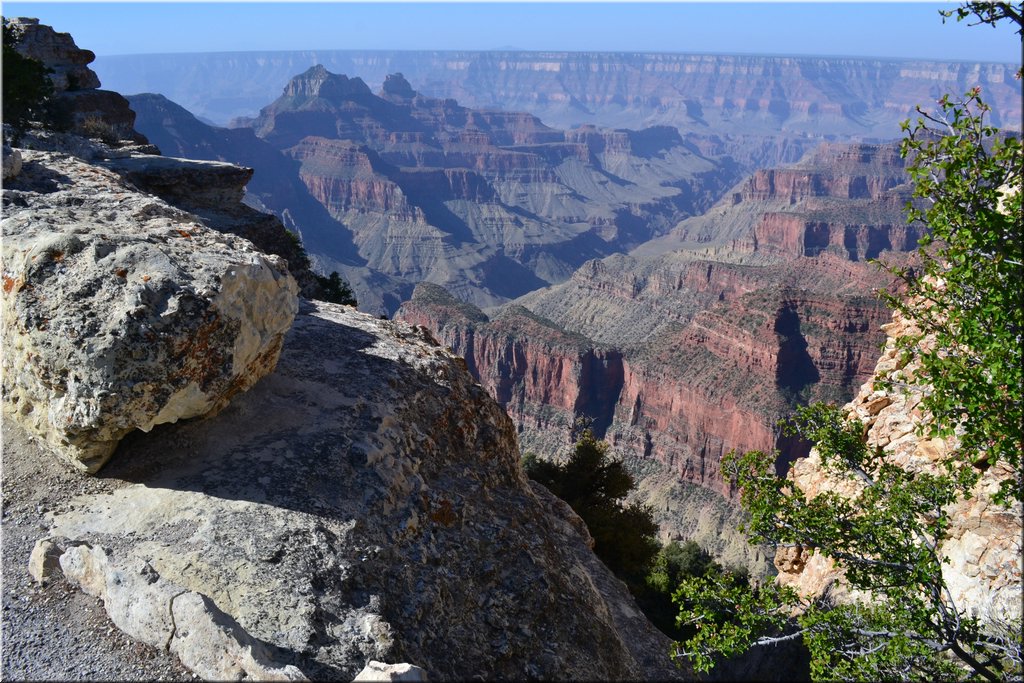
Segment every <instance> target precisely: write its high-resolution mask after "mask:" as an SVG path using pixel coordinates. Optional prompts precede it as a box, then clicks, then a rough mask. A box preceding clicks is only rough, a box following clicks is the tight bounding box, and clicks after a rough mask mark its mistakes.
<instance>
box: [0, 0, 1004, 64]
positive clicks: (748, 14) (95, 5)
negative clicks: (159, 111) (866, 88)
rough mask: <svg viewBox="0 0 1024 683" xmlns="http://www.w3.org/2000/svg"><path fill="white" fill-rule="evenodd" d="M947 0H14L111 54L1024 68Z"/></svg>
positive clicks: (11, 10) (16, 11) (995, 36)
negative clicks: (489, 55)
mask: <svg viewBox="0 0 1024 683" xmlns="http://www.w3.org/2000/svg"><path fill="white" fill-rule="evenodd" d="M957 4H958V3H935V2H911V3H893V2H863V3H830V2H793V3H769V2H755V3H749V2H746V3H741V2H656V3H641V2H598V3H594V2H568V3H564V2H563V3H554V2H525V3H524V2H482V3H481V2H454V3H434V2H430V3H428V2H405V3H392V2H372V3H366V2H362V3H355V2H315V3H298V2H261V3H251V2H220V3H208V2H173V3H155V2H116V3H99V2H71V3H68V2H61V3H58V2H5V3H4V5H3V13H4V15H5V16H30V17H38V18H39V19H40V20H41V21H42V22H43V23H45V24H49V25H51V26H53V27H54V28H55V29H56V30H58V31H66V32H69V33H71V34H72V35H73V36H74V38H75V41H76V42H77V44H78V45H79V47H84V48H88V49H90V50H92V51H93V52H95V53H96V54H98V55H116V54H138V53H154V52H156V53H160V52H215V51H216V52H221V51H237V50H308V49H321V50H322V49H410V50H418V49H434V50H454V49H467V50H487V49H497V48H508V47H513V48H520V49H527V50H569V51H579V50H595V51H597V50H608V51H659V52H720V53H721V52H724V53H753V54H783V55H785V54H792V55H802V54H803V55H806V54H811V55H847V56H878V57H922V58H934V59H954V60H971V61H975V60H980V61H1000V62H1013V63H1020V61H1021V40H1020V37H1019V36H1017V35H1016V34H1015V33H1014V32H1013V31H1012V30H1011V29H1010V27H1009V26H1008V25H1007V26H1004V27H1001V28H991V27H988V26H975V27H968V26H967V25H966V22H962V23H960V24H957V23H956V21H955V20H949V21H947V22H946V23H945V24H943V22H942V19H941V17H940V16H939V14H938V10H939V9H940V8H946V9H950V8H954V7H956V6H957Z"/></svg>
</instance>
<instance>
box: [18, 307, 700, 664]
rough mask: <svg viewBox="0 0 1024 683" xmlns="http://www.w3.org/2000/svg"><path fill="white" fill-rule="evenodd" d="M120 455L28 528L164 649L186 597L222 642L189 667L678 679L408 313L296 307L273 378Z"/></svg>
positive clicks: (507, 438)
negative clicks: (102, 486)
mask: <svg viewBox="0 0 1024 683" xmlns="http://www.w3.org/2000/svg"><path fill="white" fill-rule="evenodd" d="M120 449H121V456H122V457H118V458H116V459H115V460H114V461H112V462H111V464H110V465H108V466H107V468H106V469H105V470H104V474H105V477H106V478H107V479H108V481H114V482H121V483H120V484H119V485H118V486H117V487H115V488H114V489H113V490H111V491H109V492H106V493H96V494H87V495H83V496H80V497H78V498H76V499H75V500H74V501H72V502H71V503H70V504H60V505H58V506H57V508H56V509H54V510H52V511H51V512H50V513H47V520H48V522H47V524H48V526H49V532H48V533H47V535H46V538H45V541H47V542H49V543H51V544H53V546H54V547H56V548H60V549H62V551H63V552H62V553H61V555H60V564H61V569H62V572H63V573H64V574H65V576H68V577H69V578H71V579H72V580H73V581H75V582H76V583H78V584H79V585H81V586H82V587H83V589H84V590H89V591H94V592H96V593H97V594H103V591H104V590H105V591H106V594H105V597H104V600H105V603H106V605H107V609H108V610H109V611H111V615H112V618H113V619H114V621H115V623H117V624H118V625H119V626H121V627H122V628H126V629H129V630H130V632H132V633H133V635H134V637H137V638H140V639H143V640H147V642H148V641H152V642H155V643H157V645H158V646H160V647H166V645H163V646H161V645H160V641H161V639H162V638H164V637H166V636H167V634H168V631H167V625H166V621H167V618H168V617H167V616H166V615H167V614H168V612H167V605H168V602H169V600H170V599H171V598H172V597H174V595H175V594H176V592H178V591H181V592H182V594H183V596H193V597H190V598H188V601H189V603H190V604H191V603H195V607H196V611H195V618H196V619H198V620H199V622H197V623H199V624H207V626H208V627H209V628H210V629H214V628H215V630H216V633H219V634H220V635H219V636H218V637H217V638H216V639H204V640H203V642H204V643H205V646H204V647H203V649H202V650H198V651H196V653H194V654H193V655H190V656H191V657H193V659H191V660H188V661H186V659H185V656H184V655H182V661H184V662H185V663H186V664H188V665H189V666H193V665H192V664H190V663H189V662H190V661H200V662H211V663H213V664H211V666H213V665H214V664H215V665H216V666H222V665H225V664H224V662H227V664H226V666H229V667H241V669H238V668H234V669H229V670H230V671H231V672H238V671H241V670H245V671H249V669H247V668H246V667H247V666H254V665H253V664H251V662H250V663H244V662H242V660H241V659H238V658H236V657H235V656H234V655H232V654H230V653H232V652H237V651H238V650H237V645H238V644H242V645H245V646H246V647H248V644H253V645H252V653H253V655H252V656H253V658H254V661H256V662H257V663H258V664H259V665H260V666H263V667H267V668H265V669H261V670H259V671H262V673H259V674H255V673H252V674H250V675H269V673H274V672H280V673H281V674H282V675H283V676H285V677H292V676H293V674H294V672H292V670H291V669H289V668H287V667H289V666H294V667H296V668H297V670H298V671H299V672H301V674H302V675H305V676H307V677H310V678H320V679H324V678H326V679H331V680H350V679H351V678H352V677H353V676H355V675H356V674H357V673H358V672H359V671H360V670H362V669H363V668H364V666H365V665H366V663H367V662H368V661H369V660H376V661H407V662H415V663H416V664H417V665H418V666H420V667H422V669H423V670H425V671H426V673H427V674H428V675H429V677H430V678H431V679H432V680H444V679H468V678H472V677H473V676H482V677H484V678H485V679H488V680H494V679H509V678H516V679H519V678H550V679H559V678H567V677H573V678H585V679H588V680H597V679H615V680H624V679H666V678H676V677H679V676H682V675H684V674H685V672H684V671H680V670H677V669H675V667H674V666H673V665H672V663H671V662H670V661H669V659H668V645H669V643H668V640H667V639H666V638H665V637H664V636H662V635H661V634H660V633H658V632H657V631H655V630H654V629H653V627H652V626H650V624H649V623H648V622H647V621H646V619H645V618H644V617H643V615H642V614H641V613H640V612H639V610H638V609H637V608H636V605H635V604H634V603H633V601H632V598H631V597H630V596H629V595H628V592H627V591H626V589H625V586H624V585H623V584H622V583H621V582H619V581H618V580H617V579H615V578H614V576H613V575H612V574H611V573H610V572H609V571H608V570H607V569H606V568H605V567H604V566H603V565H602V564H601V563H600V561H598V560H597V559H596V557H595V556H594V555H593V553H592V552H591V551H590V549H589V548H588V545H587V540H586V538H585V536H584V535H581V530H580V526H581V522H580V520H579V519H578V518H577V517H576V516H575V515H574V514H573V513H572V512H571V510H568V509H567V507H566V506H565V505H564V504H562V503H561V502H560V501H558V500H557V499H554V498H553V496H551V495H550V494H548V493H547V492H546V491H543V490H542V489H540V488H536V487H532V486H531V485H530V484H529V483H528V481H527V480H526V478H525V476H524V475H523V473H522V470H521V469H520V468H519V465H518V450H517V447H516V440H515V433H514V431H513V429H512V424H511V422H510V420H509V419H508V417H507V416H506V415H505V413H504V412H503V411H502V410H501V409H500V408H499V407H498V405H497V404H496V403H494V401H493V400H491V399H490V398H489V397H488V396H487V395H486V393H485V392H484V391H483V389H482V388H481V387H480V386H479V385H477V384H476V383H475V382H473V380H472V378H471V377H470V375H469V374H468V373H467V372H466V371H465V369H464V366H463V365H462V363H461V361H460V360H459V359H458V358H456V357H455V356H453V355H452V354H451V353H449V352H446V351H444V350H442V349H441V348H440V347H438V346H437V345H436V344H435V343H434V342H433V341H431V340H429V338H427V337H425V336H424V334H423V333H422V331H420V330H417V329H415V328H412V327H409V326H408V325H404V324H399V323H390V322H386V321H380V320H377V319H374V318H371V317H369V316H366V315H363V314H359V313H356V312H354V311H353V310H352V309H350V308H346V307H341V306H334V305H330V304H319V303H315V304H309V305H307V308H306V309H305V310H304V311H303V312H301V313H300V314H299V316H298V317H297V318H296V321H295V324H294V325H293V327H292V330H291V332H290V333H289V336H288V339H287V341H286V344H285V348H284V351H283V353H282V355H281V360H280V362H279V364H278V367H277V370H276V371H275V372H274V373H273V374H271V375H269V376H268V377H266V378H265V379H264V380H263V381H262V382H260V383H259V384H258V385H256V387H254V388H253V389H252V390H251V391H249V392H247V393H246V394H244V395H241V396H239V397H237V398H236V399H235V400H234V401H233V402H232V403H231V405H230V406H228V408H226V409H225V410H224V411H222V412H221V413H220V414H219V415H218V416H217V417H216V418H214V419H211V420H203V421H190V422H181V423H178V424H174V425H165V426H163V427H161V428H159V429H157V430H154V431H153V432H152V433H150V434H136V435H133V436H129V437H128V438H126V439H125V440H124V441H123V442H122V445H121V447H120ZM197 454H199V456H200V457H197ZM54 552H55V551H54V550H53V549H52V548H51V549H50V550H49V552H48V553H47V552H42V553H41V554H42V556H49V557H52V556H53V554H54ZM25 561H27V558H26V560H25ZM84 567H95V569H96V571H86V569H85V568H84ZM119 581H120V582H121V583H118V582H119ZM127 585H132V586H135V588H132V589H131V590H128V589H126V588H123V587H124V586H127ZM125 591H127V592H125ZM119 592H125V595H130V596H131V600H130V601H129V602H123V601H122V599H121V597H119V595H120V593H119ZM182 599H183V598H182V597H176V598H174V607H175V609H177V606H178V602H179V601H181V600H182ZM173 614H174V616H175V621H174V623H175V624H178V623H179V622H178V621H177V618H178V617H177V614H178V613H177V611H175V612H173ZM211 624H212V625H211ZM207 626H202V628H207ZM197 628H200V626H194V627H192V628H191V629H190V630H189V633H190V634H195V633H196V631H195V629H197ZM179 630H180V627H179ZM172 631H173V628H172ZM179 637H181V638H184V637H185V636H184V635H181V634H178V635H174V636H173V637H172V638H171V640H170V643H171V649H172V651H175V647H177V646H175V645H174V643H175V642H176V640H178V639H179ZM188 638H189V644H190V647H191V645H192V644H193V643H194V644H195V645H196V646H197V647H198V645H199V644H200V643H198V642H196V641H199V640H200V638H198V637H196V636H195V635H190V636H189V637H188ZM164 642H167V641H164ZM183 647H184V646H183ZM246 647H243V648H242V650H243V651H244V650H246ZM245 662H249V660H245ZM196 670H197V671H199V670H200V669H196ZM210 670H211V669H202V671H210ZM253 671H256V669H253Z"/></svg>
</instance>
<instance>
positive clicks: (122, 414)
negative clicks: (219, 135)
mask: <svg viewBox="0 0 1024 683" xmlns="http://www.w3.org/2000/svg"><path fill="white" fill-rule="evenodd" d="M23 159H24V165H23V168H22V171H21V173H20V174H19V175H18V176H17V177H16V178H15V179H14V180H13V181H11V182H8V183H7V184H5V186H4V191H3V204H4V219H3V223H2V229H3V234H4V240H3V251H2V266H0V267H2V277H3V290H4V297H3V309H2V312H3V335H4V339H5V343H4V353H3V370H4V372H3V407H4V410H6V411H7V412H9V413H11V414H12V415H15V416H16V417H17V419H19V420H20V421H21V422H22V423H23V424H25V425H27V426H28V427H29V428H30V429H32V430H33V431H35V432H36V433H37V434H39V435H40V436H41V437H42V438H43V439H45V440H46V441H47V442H48V443H49V444H50V445H51V446H52V447H53V448H54V449H55V450H56V451H57V452H58V453H59V454H60V455H61V457H63V458H64V459H65V460H67V461H68V462H69V463H71V464H73V465H74V466H76V467H79V468H82V469H84V470H86V471H88V472H95V471H96V470H97V469H98V468H99V467H100V466H102V465H103V463H105V462H106V461H107V459H108V458H109V457H110V455H111V454H112V453H113V451H114V449H115V447H116V446H117V443H118V441H119V440H120V439H121V438H122V437H123V436H124V435H125V434H127V433H129V432H130V431H132V430H134V429H142V430H146V431H148V430H150V429H152V428H153V427H154V426H155V425H158V424H162V423H165V422H173V421H175V420H179V419H184V418H189V417H196V416H200V415H209V414H213V413H216V412H217V411H218V410H220V409H221V408H223V407H224V406H225V405H226V404H227V402H228V401H229V400H230V399H231V397H233V396H234V395H236V394H237V393H239V392H241V391H245V390H246V389H248V388H249V387H251V386H252V385H253V384H254V383H255V382H256V381H257V380H258V379H259V378H261V377H262V376H263V375H265V374H267V373H268V372H270V371H271V370H273V368H274V365H275V363H276V362H277V357H278V355H279V353H280V350H281V343H282V340H283V338H284V333H285V332H286V331H287V330H288V327H289V326H290V325H291V321H292V319H293V317H294V315H295V311H296V305H297V304H296V294H297V288H296V285H295V282H294V280H293V278H292V277H291V276H290V275H289V274H288V271H287V268H286V264H285V262H284V261H283V260H282V259H279V258H277V257H273V256H267V255H265V254H263V253H261V252H259V251H256V250H255V249H254V248H253V246H252V245H251V244H250V243H249V242H247V241H245V240H242V239H239V238H236V237H233V236H231V235H227V234H224V233H221V232H217V231H215V230H212V229H210V228H209V227H207V226H206V225H204V224H203V223H202V222H201V220H200V219H199V218H198V217H197V216H195V215H193V214H190V213H187V212H186V211H183V210H182V209H179V208H176V207H174V206H172V205H170V204H167V203H166V202H164V201H162V200H160V199H158V198H156V197H153V196H152V195H146V194H142V193H139V192H137V191H135V190H134V188H133V187H132V186H131V185H129V184H128V183H127V182H126V181H125V180H124V178H123V176H122V175H120V174H118V173H116V172H114V171H113V170H110V168H104V167H103V166H101V165H98V164H90V163H87V162H86V161H85V160H83V159H80V158H77V157H72V156H69V155H66V154H61V153H59V152H40V151H31V150H23ZM136 162H137V163H138V164H141V165H151V164H158V165H160V166H162V167H164V168H168V169H180V168H182V167H188V163H187V162H176V161H175V160H171V159H166V158H161V157H151V156H146V155H144V156H141V157H134V158H129V159H118V160H114V161H111V162H106V163H107V164H108V166H113V167H123V166H125V165H134V164H135V163H136ZM196 166H197V164H196V162H192V167H191V170H192V172H194V173H196V174H197V175H199V176H202V175H204V173H203V172H201V171H200V169H198V168H196ZM203 170H204V171H205V175H206V176H207V177H210V178H214V177H216V176H217V174H218V173H227V174H228V175H231V174H234V175H235V177H234V181H233V185H232V187H233V190H232V192H233V193H234V194H235V195H237V196H239V197H240V195H241V192H242V187H243V186H244V175H245V174H244V173H241V172H242V171H243V170H244V169H238V168H236V167H233V166H228V165H226V164H207V167H206V168H205V169H203ZM239 173H241V176H242V177H239ZM167 175H168V177H169V178H174V176H175V171H169V172H168V174H167ZM200 184H201V183H200ZM229 184H230V183H229ZM217 194H218V196H219V195H220V194H222V193H217ZM236 202H237V197H236Z"/></svg>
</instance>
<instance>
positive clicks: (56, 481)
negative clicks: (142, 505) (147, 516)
mask: <svg viewBox="0 0 1024 683" xmlns="http://www.w3.org/2000/svg"><path fill="white" fill-rule="evenodd" d="M0 439H2V444H3V484H2V493H3V498H2V501H0V509H2V513H0V514H2V517H0V531H2V556H0V558H2V563H3V619H2V630H0V657H2V661H0V679H2V680H4V681H63V680H98V681H126V680H140V681H156V680H165V681H168V680H179V681H180V680H188V681H191V680H193V679H194V678H195V677H194V676H193V675H192V674H191V673H190V672H189V671H188V670H187V669H185V668H184V667H183V666H182V665H181V663H180V662H179V661H178V659H177V657H175V656H174V655H172V654H169V653H167V652H163V651H160V650H157V649H155V648H152V647H150V646H148V645H145V644H143V643H139V642H136V641H134V640H132V639H131V638H129V637H128V636H127V635H125V634H124V633H123V632H122V631H121V630H119V629H118V628H117V627H116V626H114V624H113V623H112V622H111V621H110V619H109V618H107V614H106V612H105V611H104V610H103V605H102V603H101V602H100V601H99V600H98V599H96V598H93V597H90V596H88V595H85V594H84V593H81V592H80V591H78V590H77V589H75V588H72V587H71V586H70V585H69V584H68V583H67V582H66V581H65V580H64V578H63V576H62V575H60V574H59V572H58V575H57V576H55V577H54V578H53V579H51V581H50V582H49V585H47V586H38V585H37V584H36V583H35V582H34V581H32V579H31V577H29V575H28V557H29V554H30V553H31V552H32V547H33V546H34V545H35V542H36V540H37V539H39V538H41V537H42V536H44V535H45V533H46V529H47V526H46V522H45V519H44V514H45V513H46V512H47V511H53V510H61V509H63V508H64V507H66V506H67V503H68V501H69V500H70V499H71V498H73V497H74V496H77V495H79V494H82V493H95V492H100V491H110V490H113V489H115V488H118V487H119V486H121V485H122V483H121V482H119V481H117V480H113V479H104V478H102V477H88V476H85V475H80V474H77V473H75V472H72V471H71V470H70V469H68V468H66V467H65V466H63V465H62V464H61V463H59V462H58V461H57V460H56V458H55V457H54V456H52V455H50V454H49V453H48V452H46V451H44V450H43V449H42V448H40V446H39V443H38V442H37V441H36V440H34V439H33V438H32V437H30V436H29V435H28V434H27V433H26V432H25V431H24V430H22V429H21V428H20V427H19V426H18V425H16V424H15V423H13V422H11V421H10V420H8V419H7V418H6V417H5V418H4V419H3V424H2V430H0Z"/></svg>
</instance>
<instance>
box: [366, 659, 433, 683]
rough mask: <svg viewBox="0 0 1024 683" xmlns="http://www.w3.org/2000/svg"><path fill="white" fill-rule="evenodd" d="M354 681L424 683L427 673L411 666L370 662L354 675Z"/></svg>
mask: <svg viewBox="0 0 1024 683" xmlns="http://www.w3.org/2000/svg"><path fill="white" fill-rule="evenodd" d="M352 680H353V682H354V681H426V680H427V673H426V672H425V671H424V670H423V669H421V668H420V667H418V666H413V665H412V664H385V663H384V662H375V661H372V660H371V661H370V662H369V663H368V664H367V665H366V667H365V668H364V669H363V670H362V671H360V672H359V673H358V674H356V677H355V678H353V679H352Z"/></svg>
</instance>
